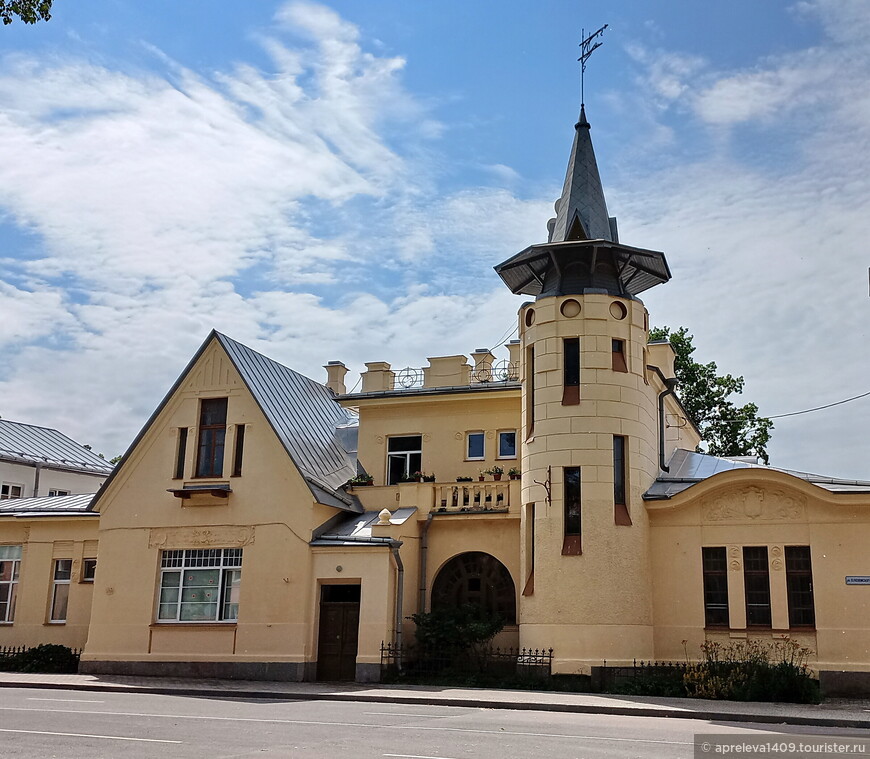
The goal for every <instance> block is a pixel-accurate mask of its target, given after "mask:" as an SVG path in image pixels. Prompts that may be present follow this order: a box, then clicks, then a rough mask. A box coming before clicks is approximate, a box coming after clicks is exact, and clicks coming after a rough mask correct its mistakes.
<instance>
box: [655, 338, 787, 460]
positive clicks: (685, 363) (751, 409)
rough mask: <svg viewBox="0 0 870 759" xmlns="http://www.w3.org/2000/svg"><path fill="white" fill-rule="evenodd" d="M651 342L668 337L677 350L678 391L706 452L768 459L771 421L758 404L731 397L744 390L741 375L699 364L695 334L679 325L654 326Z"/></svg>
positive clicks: (710, 365)
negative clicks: (738, 402)
mask: <svg viewBox="0 0 870 759" xmlns="http://www.w3.org/2000/svg"><path fill="white" fill-rule="evenodd" d="M649 339H650V342H652V341H655V340H668V341H669V342H670V344H671V346H672V347H673V349H674V352H675V353H676V354H677V356H676V360H675V361H674V373H675V374H676V377H677V380H678V382H679V386H678V388H677V394H678V395H679V397H680V400H681V401H682V402H683V406H684V407H685V409H686V411H687V412H688V413H689V416H691V417H692V421H694V422H695V424H696V425H697V426H698V429H699V430H700V431H701V437H702V438H703V440H704V442H705V443H706V444H707V453H710V454H712V455H714V456H760V457H761V459H762V460H763V461H764V462H765V463H768V461H769V459H768V456H767V443H768V441H769V440H770V431H771V430H772V429H773V422H771V421H770V419H767V418H765V417H763V416H759V415H758V406H756V405H755V404H754V403H747V404H746V405H744V406H738V405H736V404H735V403H733V402H732V401H731V400H730V397H731V396H732V395H740V393H742V392H743V377H733V376H732V375H730V374H724V375H719V374H718V370H717V367H716V363H715V362H714V361H711V362H710V363H709V364H699V363H698V362H697V361H695V360H694V359H693V358H692V354H693V353H694V352H695V346H694V345H693V344H692V340H694V336H693V335H690V334H689V330H687V329H686V328H685V327H680V328H679V329H678V330H676V331H673V332H672V331H671V329H670V327H653V329H651V330H650V333H649Z"/></svg>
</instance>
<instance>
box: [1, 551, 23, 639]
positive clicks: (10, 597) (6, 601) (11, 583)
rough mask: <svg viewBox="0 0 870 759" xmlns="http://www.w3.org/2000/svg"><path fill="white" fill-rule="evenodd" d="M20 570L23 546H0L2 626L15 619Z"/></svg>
mask: <svg viewBox="0 0 870 759" xmlns="http://www.w3.org/2000/svg"><path fill="white" fill-rule="evenodd" d="M20 569H21V546H0V625H4V624H12V622H13V620H14V619H15V601H16V598H17V595H18V572H19V570H20Z"/></svg>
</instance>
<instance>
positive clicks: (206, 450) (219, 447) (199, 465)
mask: <svg viewBox="0 0 870 759" xmlns="http://www.w3.org/2000/svg"><path fill="white" fill-rule="evenodd" d="M226 435H227V399H226V398H207V399H204V400H202V401H201V402H200V407H199V441H198V444H197V449H198V454H197V460H196V476H197V477H221V476H223V472H224V442H225V440H226Z"/></svg>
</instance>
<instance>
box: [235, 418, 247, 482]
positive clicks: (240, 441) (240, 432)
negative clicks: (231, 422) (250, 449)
mask: <svg viewBox="0 0 870 759" xmlns="http://www.w3.org/2000/svg"><path fill="white" fill-rule="evenodd" d="M244 455H245V425H244V424H237V425H236V444H235V446H234V447H233V477H241V476H242V457H243V456H244Z"/></svg>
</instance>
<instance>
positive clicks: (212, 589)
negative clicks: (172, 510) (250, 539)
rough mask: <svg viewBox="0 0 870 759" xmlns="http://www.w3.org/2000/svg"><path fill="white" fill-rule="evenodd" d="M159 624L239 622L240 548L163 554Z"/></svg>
mask: <svg viewBox="0 0 870 759" xmlns="http://www.w3.org/2000/svg"><path fill="white" fill-rule="evenodd" d="M160 567H161V569H160V599H159V601H158V607H157V621H158V622H235V621H236V620H237V619H238V618H239V591H240V589H241V580H242V569H241V567H242V549H241V548H205V549H190V550H180V551H164V552H163V554H162V557H161V562H160Z"/></svg>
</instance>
